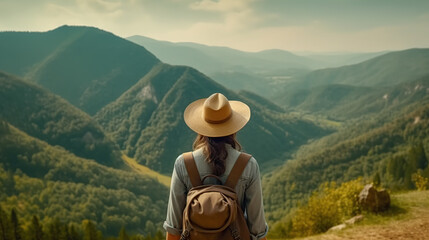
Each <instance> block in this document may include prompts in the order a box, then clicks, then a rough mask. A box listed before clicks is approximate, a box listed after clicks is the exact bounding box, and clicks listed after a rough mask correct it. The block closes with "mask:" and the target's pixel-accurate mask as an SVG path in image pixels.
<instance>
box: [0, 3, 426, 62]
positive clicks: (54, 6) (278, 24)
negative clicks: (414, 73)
mask: <svg viewBox="0 0 429 240" xmlns="http://www.w3.org/2000/svg"><path fill="white" fill-rule="evenodd" d="M428 22H429V1H425V0H411V1H401V0H375V1H374V0H373V1H369V0H363V1H357V0H343V1H338V0H323V1H321V0H302V1H293V0H216V1H215V0H74V1H60V0H39V1H30V0H21V1H14V0H3V1H0V31H48V30H52V29H55V28H57V27H59V26H62V25H78V26H93V27H97V28H100V29H103V30H106V31H109V32H112V33H114V34H116V35H118V36H121V37H124V38H126V37H129V36H132V35H141V36H145V37H149V38H153V39H156V40H161V41H168V42H193V43H200V44H204V45H209V46H225V47H229V48H233V49H238V50H242V51H250V52H257V51H262V50H268V49H281V50H286V51H291V52H296V53H305V52H314V53H333V54H334V53H339V52H351V53H354V52H380V51H395V50H403V49H409V48H428V47H429V27H428Z"/></svg>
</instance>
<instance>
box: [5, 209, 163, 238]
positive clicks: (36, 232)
mask: <svg viewBox="0 0 429 240" xmlns="http://www.w3.org/2000/svg"><path fill="white" fill-rule="evenodd" d="M0 213H1V214H3V215H5V216H3V215H1V216H2V218H0V240H12V239H13V240H19V239H27V240H44V239H49V240H56V239H59V240H116V239H117V240H162V239H165V237H164V235H163V234H162V232H161V231H158V232H156V234H150V233H148V234H146V236H143V235H141V234H135V235H131V236H129V235H128V234H127V232H126V229H125V228H121V230H120V232H119V234H118V237H114V236H109V237H104V236H103V234H102V232H101V231H100V230H99V229H98V227H97V224H96V223H95V222H93V221H90V220H88V219H84V220H83V221H82V223H81V224H80V225H79V224H75V223H67V222H64V221H60V220H59V219H58V218H55V219H52V220H50V221H49V222H48V223H46V224H42V223H40V222H39V217H37V216H35V215H33V216H32V220H31V223H30V225H29V226H28V228H27V230H25V231H24V230H23V229H22V224H21V221H22V220H24V222H25V220H26V219H24V218H20V217H19V216H18V214H17V212H16V210H14V209H13V210H12V211H11V213H10V215H11V217H7V216H6V213H5V212H4V211H3V209H2V206H1V205H0ZM2 226H13V227H9V228H2ZM16 229H19V232H17V231H16Z"/></svg>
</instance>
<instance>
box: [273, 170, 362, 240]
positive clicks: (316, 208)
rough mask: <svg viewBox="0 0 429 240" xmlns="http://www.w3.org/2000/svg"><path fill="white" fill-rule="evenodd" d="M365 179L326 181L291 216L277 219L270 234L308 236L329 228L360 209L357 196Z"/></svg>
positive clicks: (277, 235)
mask: <svg viewBox="0 0 429 240" xmlns="http://www.w3.org/2000/svg"><path fill="white" fill-rule="evenodd" d="M362 189H363V184H362V179H360V178H359V179H356V180H353V181H349V182H345V183H342V184H341V185H340V186H338V185H337V184H336V183H335V182H331V183H324V184H322V185H321V186H320V187H319V189H318V190H316V191H314V192H313V193H312V195H311V196H310V198H309V199H308V201H307V203H306V204H304V205H302V206H300V207H298V208H297V209H296V210H295V211H294V212H293V213H292V214H291V216H289V218H288V219H285V220H283V221H280V224H279V223H277V224H276V227H275V228H274V230H273V231H271V232H270V235H272V236H276V237H299V236H308V235H313V234H317V233H322V232H325V231H327V230H328V229H329V228H331V227H333V226H335V225H337V224H339V223H341V222H343V221H344V220H346V219H347V218H349V217H351V216H354V215H356V214H357V213H359V212H360V206H359V203H358V197H359V193H360V191H361V190H362Z"/></svg>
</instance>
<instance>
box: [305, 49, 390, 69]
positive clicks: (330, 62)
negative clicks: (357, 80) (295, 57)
mask: <svg viewBox="0 0 429 240" xmlns="http://www.w3.org/2000/svg"><path fill="white" fill-rule="evenodd" d="M386 53H388V52H387V51H383V52H368V53H366V52H363V53H361V52H352V53H347V52H334V53H329V52H328V53H314V52H303V53H297V54H299V55H301V56H303V57H306V58H309V59H313V60H315V61H318V62H321V63H323V65H321V66H320V67H319V68H335V67H341V66H346V65H353V64H357V63H361V62H364V61H366V60H369V59H372V58H375V57H378V56H380V55H383V54H386Z"/></svg>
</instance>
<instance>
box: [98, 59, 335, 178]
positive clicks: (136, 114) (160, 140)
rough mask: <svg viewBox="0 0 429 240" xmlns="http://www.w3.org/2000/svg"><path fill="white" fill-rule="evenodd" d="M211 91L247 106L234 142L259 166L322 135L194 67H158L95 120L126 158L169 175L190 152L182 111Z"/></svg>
mask: <svg viewBox="0 0 429 240" xmlns="http://www.w3.org/2000/svg"><path fill="white" fill-rule="evenodd" d="M214 92H222V93H224V94H225V95H226V96H227V97H228V98H229V99H231V100H242V101H244V102H246V103H248V104H249V106H250V108H251V109H252V117H251V121H250V123H249V124H248V126H246V127H245V128H244V129H243V131H241V132H240V133H239V135H238V138H239V140H240V141H241V142H242V144H243V146H244V147H245V150H247V151H248V152H250V153H252V154H254V156H255V157H256V158H258V159H259V161H260V162H261V163H262V164H263V163H268V162H270V161H273V160H279V159H282V155H283V154H284V153H285V152H288V151H291V150H293V149H295V148H296V147H297V146H299V145H300V144H302V143H305V142H306V141H308V140H309V139H311V138H315V137H319V136H321V135H323V134H326V133H327V131H325V130H323V129H321V128H320V127H318V126H315V125H314V124H313V123H311V122H309V121H303V120H300V119H294V118H291V117H289V116H288V115H287V114H286V113H284V112H282V110H280V108H279V107H277V106H275V105H274V104H272V103H271V107H270V105H268V104H266V105H263V103H257V101H248V100H247V99H246V98H245V97H242V96H241V95H239V94H237V93H235V92H233V91H231V90H228V89H226V88H225V87H223V86H221V85H219V84H218V83H216V82H214V81H213V80H211V79H210V78H208V77H206V76H205V75H203V74H201V73H200V72H198V71H196V70H195V69H192V68H189V67H180V66H169V65H158V66H157V67H156V68H154V69H153V70H152V71H151V72H150V73H148V74H147V75H146V76H145V77H144V78H142V79H141V80H140V81H139V82H138V83H137V84H136V85H135V86H133V87H132V88H130V89H129V90H128V91H127V92H125V93H124V94H123V95H122V96H121V97H120V98H119V99H118V100H117V101H115V102H113V103H111V104H109V105H108V106H106V107H105V108H103V109H102V110H101V111H100V112H98V113H97V115H96V116H95V118H96V120H97V121H99V122H100V123H101V125H102V126H103V127H104V129H106V131H107V132H110V133H111V135H112V136H113V138H114V139H116V141H117V143H118V144H119V145H120V147H121V149H123V150H124V151H125V153H126V154H127V155H128V156H131V157H134V158H135V159H136V160H137V161H138V162H139V163H142V164H144V165H146V166H149V167H150V168H153V169H155V170H158V171H160V172H163V173H169V172H171V170H172V166H173V162H174V161H175V159H176V157H177V156H178V155H179V154H181V153H182V152H184V151H189V150H191V146H192V142H193V139H194V138H195V134H194V133H193V132H191V130H189V129H188V127H186V125H185V123H184V121H183V116H182V114H183V111H184V109H185V108H186V106H187V105H188V104H189V103H191V102H192V101H194V100H196V99H199V98H204V97H208V96H209V95H211V94H212V93H214ZM265 101H266V102H268V100H265Z"/></svg>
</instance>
